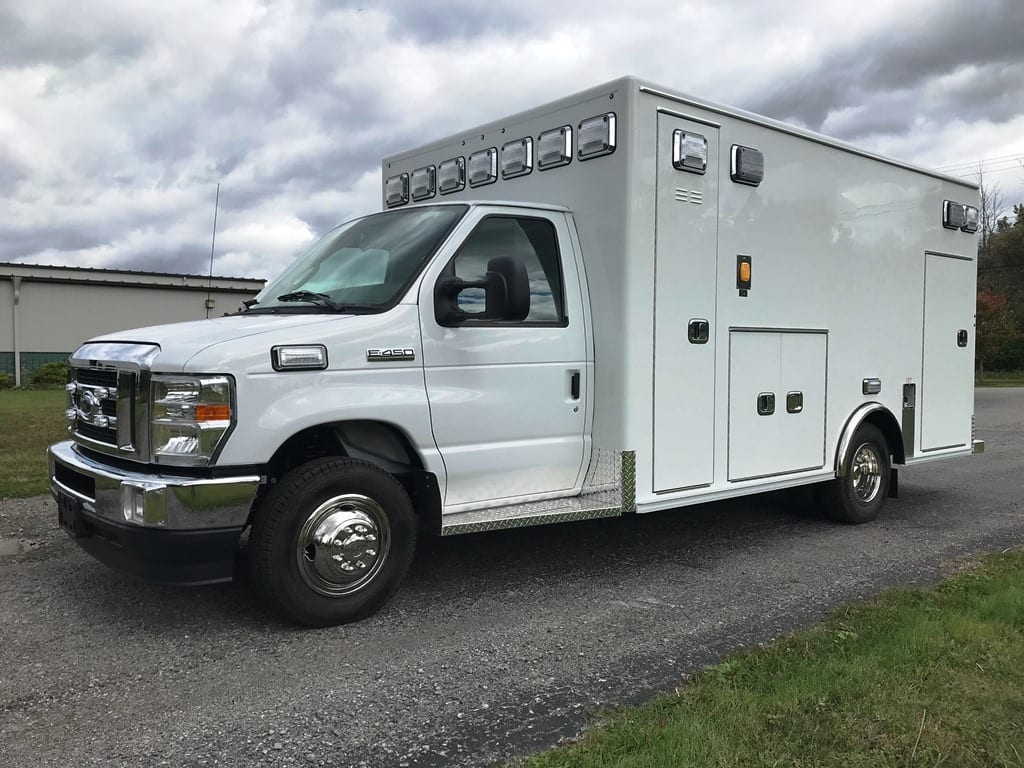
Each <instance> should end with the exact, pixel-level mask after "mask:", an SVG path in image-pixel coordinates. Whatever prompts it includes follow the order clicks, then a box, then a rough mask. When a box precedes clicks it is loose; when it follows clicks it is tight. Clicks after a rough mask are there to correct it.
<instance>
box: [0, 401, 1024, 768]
mask: <svg viewBox="0 0 1024 768" xmlns="http://www.w3.org/2000/svg"><path fill="white" fill-rule="evenodd" d="M977 412H978V431H979V435H980V436H981V437H983V438H984V439H985V440H986V441H987V444H988V445H987V447H988V452H987V453H986V454H985V455H983V456H976V457H973V458H971V459H966V460H959V461H952V462H939V463H935V464H929V465H923V466H919V467H916V468H912V469H910V470H906V471H904V472H902V473H901V477H900V480H901V486H902V498H901V499H900V500H899V501H898V502H895V503H890V505H889V507H888V510H887V514H886V515H885V516H884V518H883V519H882V520H880V521H879V522H877V523H875V524H872V525H868V526H861V527H854V528H850V527H843V526H837V525H832V524H829V523H826V522H823V521H821V520H818V519H815V518H811V517H807V516H802V515H800V514H797V513H796V512H794V511H793V510H792V508H791V505H790V502H789V501H788V500H787V499H786V498H784V497H775V498H768V499H760V500H744V501H740V502H730V503H720V504H713V505H706V506H702V507H699V508H691V509H689V510H684V511H682V512H676V513H663V514H658V515H650V516H643V517H638V518H634V519H628V520H609V521H595V522H593V523H576V524H569V525H564V526H550V527H547V528H538V529H532V530H520V531H511V532H500V533H489V534H480V535H475V536H466V537H456V538H453V539H445V540H441V541H437V542H435V543H434V544H433V545H432V546H431V547H429V548H427V549H425V550H424V551H422V552H421V553H420V554H419V555H418V556H417V560H416V562H415V564H414V566H413V569H412V573H411V574H410V578H409V580H408V581H407V582H406V584H405V586H404V587H403V588H402V590H401V591H400V593H399V595H398V596H397V599H396V600H395V601H394V602H392V603H391V605H390V606H388V607H387V608H386V609H385V610H384V611H383V612H382V613H381V614H380V615H378V616H377V617H375V618H373V619H370V620H367V621H365V622H362V623H360V624H358V625H355V626H348V627H342V628H337V629H330V630H317V631H310V630H299V629H295V628H292V627H290V626H285V625H282V624H281V623H280V622H278V621H277V620H275V619H274V617H273V616H271V615H269V614H268V613H267V612H266V611H265V610H264V609H263V608H262V607H261V606H260V605H259V604H258V603H257V602H256V601H255V599H254V598H253V596H252V595H251V593H250V591H249V589H248V588H247V587H246V586H244V585H238V586H236V585H228V586H224V587H216V588H207V589H200V590H178V589H171V588H163V587H157V586H152V585H148V584H144V583H141V582H137V581H134V580H132V579H130V578H127V577H124V576H121V575H119V574H117V573H115V572H113V571H110V570H108V569H106V568H105V567H103V566H101V565H100V564H98V563H96V562H94V561H92V560H91V559H90V558H88V557H87V556H86V555H84V554H83V553H81V552H80V551H79V550H78V549H77V548H76V547H75V546H74V545H73V544H72V542H71V541H70V540H69V539H67V538H66V536H65V535H64V534H63V533H61V532H59V531H58V530H57V529H56V526H55V523H54V518H55V511H54V505H53V504H52V502H51V501H50V500H49V499H46V498H39V499H28V500H21V501H11V500H8V501H0V537H2V538H0V764H2V765H4V766H9V767H10V768H15V767H18V766H39V765H75V766H99V765H103V766H107V765H115V766H116V765H126V766H127V765H131V766H138V765H173V766H201V765H251V766H260V765H274V766H278V765H331V766H345V765H357V766H363V765H365V766H391V765H409V766H434V765H459V766H481V765H488V764H491V763H494V762H498V761H501V760H503V759H506V758H509V757H512V756H515V755H520V754H524V753H527V752H529V751H531V750H535V749H539V748H542V747H545V746H548V745H550V744H553V743H555V742H557V741H558V740H559V739H560V738H563V737H566V736H571V735H573V734H575V733H576V732H577V731H578V729H579V728H580V727H581V726H582V725H583V724H585V723H586V722H587V721H588V718H589V717H590V716H591V714H592V713H593V712H594V711H595V710H597V709H599V708H602V707H605V706H608V705H612V704H616V703H622V702H633V701H637V700H641V699H644V698H648V697H650V696H651V695H653V694H654V693H655V692H658V691H665V690H671V689H672V688H673V687H674V686H675V685H676V683H677V682H678V681H679V680H680V678H681V676H682V675H683V674H684V673H686V672H690V671H693V670H695V669H698V668H700V667H701V666H702V665H705V664H707V663H709V662H711V661H713V660H714V659H716V658H718V657H719V656H720V655H721V654H723V653H725V652H727V651H729V650H731V649H734V648H737V647H739V646H743V645H750V644H756V643H759V642H763V641H766V640H768V639H770V638H772V637H773V636H775V635H777V634H779V633H780V632H784V631H786V630H789V629H791V628H793V627H796V626H802V625H806V624H808V623H811V622H813V621H815V620H816V619H818V618H819V617H821V616H822V615H823V614H825V613H827V612H828V611H829V610H830V609H831V608H832V607H834V606H835V605H836V604H838V603H841V602H843V601H848V600H851V599H855V598H858V597H861V596H864V595H869V594H872V593H874V592H876V591H878V590H879V589H880V588H882V587H884V586H886V585H890V584H896V583H910V582H922V581H929V580H933V579H935V578H936V577H937V576H938V575H939V574H940V573H941V572H942V570H943V569H944V568H946V567H948V566H949V564H950V563H954V562H956V561H958V560H960V559H961V558H965V557H969V556H970V555H972V554H974V553H978V552H982V551H991V550H995V549H1000V548H1005V547H1012V546H1020V545H1024V506H1022V503H1021V501H1020V497H1021V489H1022V486H1024V479H1022V478H1024V472H1022V470H1024V389H989V390H979V391H978V393H977ZM15 538H21V539H25V540H30V541H31V542H33V543H34V544H35V546H33V547H32V548H30V549H28V550H27V551H23V552H20V553H18V554H11V553H10V549H11V548H12V545H11V543H10V542H11V540H12V539H15ZM4 542H6V544H5V543H4Z"/></svg>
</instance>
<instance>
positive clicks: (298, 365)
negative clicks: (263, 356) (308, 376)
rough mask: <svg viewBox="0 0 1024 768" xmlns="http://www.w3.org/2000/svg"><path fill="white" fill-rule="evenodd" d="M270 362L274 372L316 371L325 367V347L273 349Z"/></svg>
mask: <svg viewBox="0 0 1024 768" xmlns="http://www.w3.org/2000/svg"><path fill="white" fill-rule="evenodd" d="M270 362H271V363H272V364H273V366H274V370H275V371H318V370H323V369H324V368H326V367H327V347H325V346H323V345H322V344H309V345H306V346H301V347H299V346H294V347H274V348H272V349H271V350H270Z"/></svg>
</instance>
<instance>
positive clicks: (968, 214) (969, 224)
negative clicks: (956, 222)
mask: <svg viewBox="0 0 1024 768" xmlns="http://www.w3.org/2000/svg"><path fill="white" fill-rule="evenodd" d="M960 229H962V230H963V231H964V232H977V231H978V209H977V208H975V207H974V206H973V205H965V206H964V225H963V226H962V227H960Z"/></svg>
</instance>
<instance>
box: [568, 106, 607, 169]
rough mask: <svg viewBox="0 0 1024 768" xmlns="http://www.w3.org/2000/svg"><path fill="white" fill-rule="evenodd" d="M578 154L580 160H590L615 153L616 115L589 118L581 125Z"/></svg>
mask: <svg viewBox="0 0 1024 768" xmlns="http://www.w3.org/2000/svg"><path fill="white" fill-rule="evenodd" d="M576 151H577V154H578V155H579V158H580V160H590V159H591V158H593V157H600V156H601V155H610V154H611V153H612V152H614V151H615V113H614V112H609V113H607V114H605V115H597V116H595V117H588V118H587V119H586V120H584V121H583V122H582V123H580V138H579V147H578V148H577V150H576Z"/></svg>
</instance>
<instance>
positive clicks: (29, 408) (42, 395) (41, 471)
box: [0, 389, 67, 498]
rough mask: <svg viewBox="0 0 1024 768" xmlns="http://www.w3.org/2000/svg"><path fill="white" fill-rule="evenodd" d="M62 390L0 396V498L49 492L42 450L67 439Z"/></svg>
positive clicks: (12, 393)
mask: <svg viewBox="0 0 1024 768" xmlns="http://www.w3.org/2000/svg"><path fill="white" fill-rule="evenodd" d="M64 398H65V394H64V391H63V390H22V389H18V390H13V391H10V392H0V498H6V497H11V496H38V495H40V494H44V493H47V492H48V491H49V485H48V484H47V481H46V446H48V445H50V443H55V442H57V441H58V440H63V439H65V438H66V437H67V431H66V429H65V422H64Z"/></svg>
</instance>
